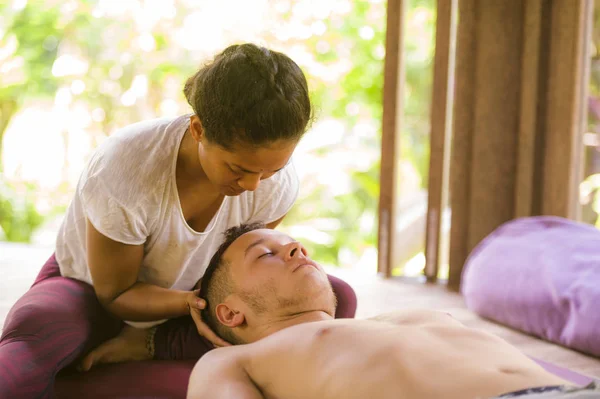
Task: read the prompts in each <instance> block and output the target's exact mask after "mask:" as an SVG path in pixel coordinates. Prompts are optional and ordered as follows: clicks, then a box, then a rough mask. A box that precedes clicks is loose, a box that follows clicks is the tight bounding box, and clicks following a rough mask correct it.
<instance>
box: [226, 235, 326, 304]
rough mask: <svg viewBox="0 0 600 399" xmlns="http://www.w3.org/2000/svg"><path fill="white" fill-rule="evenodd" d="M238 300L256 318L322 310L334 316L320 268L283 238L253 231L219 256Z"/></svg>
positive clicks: (302, 249) (301, 248) (300, 248)
mask: <svg viewBox="0 0 600 399" xmlns="http://www.w3.org/2000/svg"><path fill="white" fill-rule="evenodd" d="M223 258H224V261H226V262H228V263H229V272H230V273H231V278H232V280H233V283H234V286H235V289H234V290H235V294H234V295H237V296H239V297H240V298H241V299H242V300H243V301H244V302H245V303H246V304H248V306H249V307H250V308H251V309H252V311H253V312H254V313H256V314H257V315H262V314H265V313H267V314H268V315H269V316H271V315H272V316H276V315H280V316H281V315H283V316H285V315H294V314H299V313H303V312H307V311H314V310H322V311H324V312H326V313H328V314H330V315H331V316H333V315H334V314H335V295H334V293H333V290H332V288H331V284H330V283H329V279H328V278H327V274H326V273H325V271H324V270H323V268H322V267H321V266H320V265H319V264H317V263H316V262H314V261H313V260H311V259H310V258H309V257H308V255H307V253H306V249H305V248H304V247H303V246H302V244H300V243H299V242H297V241H295V240H293V239H292V238H290V237H288V236H287V235H285V234H283V233H280V232H277V231H275V230H270V229H260V230H253V231H251V232H248V233H246V234H244V235H242V236H240V237H239V238H238V239H237V240H235V241H234V242H233V243H232V244H231V246H230V247H229V248H228V249H227V251H225V253H224V255H223Z"/></svg>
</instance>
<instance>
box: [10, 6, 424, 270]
mask: <svg viewBox="0 0 600 399" xmlns="http://www.w3.org/2000/svg"><path fill="white" fill-rule="evenodd" d="M282 2H283V3H285V1H283V0H282ZM287 3H288V7H287V8H285V7H284V9H283V10H282V11H281V12H279V14H278V16H277V18H278V20H281V24H286V23H290V24H303V25H306V26H309V27H313V28H314V26H317V27H321V28H319V29H316V30H315V29H313V28H311V29H312V34H311V35H310V37H308V38H302V39H299V38H297V37H296V38H291V39H281V38H278V37H276V35H274V34H271V35H270V34H269V33H265V37H264V41H263V42H264V43H266V44H267V45H268V46H270V47H274V48H278V49H280V50H281V51H284V52H287V51H288V49H291V48H293V47H299V48H301V49H302V52H304V53H305V54H309V55H310V57H311V61H312V64H316V65H318V66H320V69H319V70H318V69H315V68H313V67H310V65H309V66H307V65H301V66H302V67H303V68H304V70H305V71H306V73H307V75H308V79H309V84H310V88H311V90H312V96H313V100H314V102H315V104H316V108H317V113H316V116H317V120H318V121H323V120H330V119H335V120H337V121H338V122H341V124H342V125H343V127H344V129H345V134H344V137H342V138H341V140H340V141H339V142H336V143H334V144H331V145H328V146H321V147H320V148H317V149H315V150H313V151H312V152H311V153H312V154H314V155H315V156H316V157H317V159H318V161H319V162H321V163H323V165H326V166H325V167H327V168H328V169H336V168H337V169H338V172H340V173H341V174H342V175H343V176H344V177H345V178H347V180H348V185H347V187H346V189H345V190H342V191H339V190H337V191H335V190H332V189H331V187H330V186H331V184H327V183H318V184H317V183H315V182H314V181H312V180H311V179H312V177H309V178H308V179H309V180H308V181H306V182H305V185H304V186H303V187H304V188H305V189H303V190H302V197H301V198H300V200H299V202H298V203H297V205H296V206H295V207H294V208H293V210H292V211H291V212H290V214H289V215H288V217H287V218H286V219H285V222H284V224H285V225H287V226H288V227H293V226H305V227H309V228H310V229H312V230H311V231H317V232H319V233H321V234H320V235H319V237H320V238H319V239H314V240H313V241H312V242H311V239H312V238H313V237H311V235H310V234H308V236H307V237H306V238H307V239H308V244H309V250H310V251H311V252H312V253H313V254H314V256H315V257H316V258H317V259H319V260H321V261H324V262H327V263H331V264H339V263H340V262H339V258H340V255H339V254H340V253H341V252H346V253H348V252H350V253H352V254H353V255H354V256H356V257H358V256H360V254H361V253H362V252H363V251H364V250H365V249H366V248H373V247H375V246H376V224H377V205H378V195H379V162H378V161H377V159H378V154H379V151H380V143H381V132H380V126H381V116H382V90H383V66H384V56H385V27H386V2H385V1H376V0H369V1H367V0H349V1H348V7H349V9H346V10H343V8H344V7H342V9H340V8H339V7H337V6H336V7H333V8H332V9H331V10H330V12H329V14H328V15H326V16H324V15H319V16H316V15H313V14H310V13H309V14H310V16H309V17H306V18H305V19H304V20H302V21H300V20H298V18H299V17H298V15H297V13H294V12H293V8H294V7H295V6H296V5H299V3H301V1H300V0H295V1H289V2H287ZM339 3H340V4H342V3H345V2H344V1H341V2H339ZM2 4H4V3H2ZM140 4H141V3H140ZM97 5H98V3H97V2H96V1H69V2H60V1H56V0H48V1H47V2H39V1H35V2H33V1H30V2H28V3H27V5H26V6H25V7H24V8H23V9H21V10H16V11H14V10H12V9H11V8H10V6H9V5H6V4H4V5H0V14H1V15H2V16H3V21H2V24H0V26H1V27H4V29H6V30H5V31H4V32H0V33H2V35H1V36H0V47H1V48H6V47H7V45H8V44H9V41H10V40H16V43H17V47H16V48H15V51H14V54H12V55H11V57H12V59H22V62H23V66H24V67H23V68H22V71H20V72H19V73H20V75H18V74H17V75H15V76H16V78H15V77H14V76H13V77H12V78H11V81H10V82H7V79H8V78H9V77H11V76H12V75H11V76H0V83H2V84H0V148H1V146H2V134H3V132H4V129H5V127H6V125H7V124H8V121H9V120H10V118H11V117H12V116H13V115H14V114H15V112H17V111H18V109H19V107H22V106H24V105H25V106H26V101H30V100H35V99H38V98H52V97H53V96H55V95H56V93H57V90H58V89H67V90H66V91H67V92H68V93H69V96H70V97H71V98H70V99H69V101H70V102H69V104H67V105H66V106H67V107H69V106H71V105H72V104H77V105H81V104H83V105H84V107H85V109H86V110H89V111H90V113H91V111H98V112H99V113H98V112H97V113H96V114H95V115H96V116H95V117H94V118H93V120H92V121H91V122H90V126H89V127H87V128H86V129H87V130H88V131H89V132H90V136H91V138H92V141H93V143H97V142H98V140H99V139H101V137H96V136H97V134H96V132H101V134H103V135H108V134H110V133H111V132H112V131H114V130H115V129H116V128H119V127H123V126H125V125H127V124H129V123H133V122H136V121H138V120H140V119H144V118H148V117H153V116H155V115H157V114H160V113H161V112H160V110H161V107H162V106H163V105H164V102H165V100H168V101H170V102H169V103H168V104H167V105H169V104H170V106H173V104H175V105H174V106H175V107H176V109H177V112H187V111H188V110H189V108H188V107H187V104H186V103H185V101H184V99H183V96H182V94H181V89H182V85H183V82H184V81H185V79H186V78H187V76H189V75H190V74H192V73H193V72H194V70H195V69H196V67H197V65H198V63H199V62H200V61H202V60H201V58H200V57H199V53H202V51H200V52H196V53H194V51H193V50H190V49H186V48H183V47H182V46H181V44H180V43H178V42H177V40H176V38H175V35H174V31H175V30H177V29H180V28H181V27H182V26H183V25H185V23H184V22H185V18H186V17H187V16H189V15H190V14H192V13H194V12H197V11H198V10H199V8H198V6H196V5H193V2H184V1H176V2H175V7H176V8H177V12H176V14H175V16H174V17H173V18H165V19H162V20H161V21H158V22H156V23H155V24H153V25H152V26H151V27H150V28H144V29H140V28H139V26H138V21H137V19H136V20H134V16H133V14H124V15H119V16H116V17H115V16H107V15H102V14H101V13H100V14H98V13H94V11H95V10H96V8H97ZM342 5H343V4H342ZM434 6H435V2H434V1H433V0H411V1H409V4H408V8H407V12H406V18H407V24H406V32H405V54H404V56H405V60H406V86H405V97H404V119H403V123H402V133H403V139H402V145H401V153H402V157H403V158H404V159H407V160H409V161H410V162H411V163H412V164H413V165H414V166H415V168H416V169H417V170H418V173H419V174H420V175H421V177H423V178H422V179H421V181H422V182H426V179H425V178H424V177H425V176H426V174H427V167H428V157H429V152H428V133H429V103H430V96H431V93H430V91H431V90H430V87H431V58H432V54H433V31H434V21H435V10H434ZM132 12H133V11H132ZM136 18H137V17H136ZM315 24H316V25H315ZM142 31H143V32H142ZM142 33H144V34H146V35H150V36H147V37H146V38H148V37H151V40H150V41H152V42H153V48H152V50H148V49H146V50H144V49H143V48H141V46H140V41H139V40H140V37H141V36H140V35H141V34H142ZM269 35H270V36H269ZM11 37H12V38H14V39H11ZM198 40H200V39H198ZM203 40H207V39H206V38H203ZM64 53H66V54H69V55H73V56H75V57H78V58H79V59H80V60H83V61H84V62H85V64H86V68H85V71H84V72H79V73H75V74H69V75H60V74H59V75H58V76H55V75H56V74H54V75H53V73H52V68H53V65H54V64H55V61H56V60H57V57H59V56H60V55H61V54H64ZM204 55H206V54H204ZM0 62H2V61H0ZM300 63H302V62H300ZM309 64H310V63H309ZM332 70H336V71H338V72H337V74H336V75H335V76H333V77H332V76H328V75H327V73H324V72H323V71H329V72H331V71H332ZM339 71H342V72H341V73H340V72H339ZM140 76H141V77H144V78H146V79H147V91H146V92H145V94H143V95H141V97H138V98H137V100H136V102H135V104H134V105H126V104H125V103H124V102H123V96H124V95H125V94H126V93H127V92H128V91H129V90H131V86H132V83H133V82H134V81H135V79H136V77H140ZM75 81H77V83H78V85H79V86H81V84H82V83H83V86H84V87H85V89H84V90H83V91H79V92H75V91H73V90H68V89H69V88H70V87H71V85H72V83H74V82H75ZM8 83H10V84H8ZM98 115H100V116H98ZM357 126H368V127H369V128H368V129H367V131H368V132H367V133H364V132H363V133H360V132H357ZM328 133H329V132H323V133H322V134H325V135H326V134H328ZM324 139H325V137H324ZM324 141H325V140H324ZM336 152H337V153H340V152H345V153H344V154H342V155H344V156H345V157H350V158H353V157H354V158H361V157H365V159H369V160H370V161H369V162H370V164H368V165H364V164H360V163H358V162H355V163H353V164H352V163H351V164H348V165H342V166H340V165H335V164H334V162H335V161H331V159H332V158H331V157H332V154H334V153H336ZM353 152H354V153H356V156H354V155H353ZM1 162H2V161H1V159H0V165H1ZM400 178H402V177H400ZM332 183H333V182H332ZM72 189H73V188H72V187H71V188H70V190H72ZM3 190H4V191H6V193H4V191H3V193H4V194H3V196H2V200H1V201H2V204H3V205H2V207H3V208H2V209H3V210H2V212H3V213H2V214H1V215H0V219H1V221H0V225H2V228H3V229H4V230H5V232H6V231H15V232H16V231H22V232H24V233H19V234H17V233H6V236H7V238H8V239H26V238H15V237H27V236H28V234H29V237H30V236H31V234H30V233H27V231H29V232H32V231H33V230H34V229H35V227H36V226H38V225H39V222H38V221H39V216H40V215H39V214H36V213H35V212H34V210H35V208H34V207H33V202H32V198H33V197H32V196H33V195H34V194H33V191H31V190H30V191H28V194H26V195H24V194H23V192H22V191H19V192H17V191H14V190H12V189H9V188H8V186H6V185H5V187H4V188H3ZM66 191H68V190H66ZM69 200H70V196H68V195H63V194H61V195H60V196H59V197H58V199H57V200H56V201H53V202H56V203H57V204H59V205H61V206H66V204H67V203H68V201H69ZM15 215H18V216H15ZM9 220H10V222H9ZM17 221H18V222H17ZM28 223H29V224H30V228H25V227H20V228H16V227H14V226H17V225H19V224H25V225H27V224H28ZM8 225H10V226H13V227H5V226H8ZM315 237H316V235H315Z"/></svg>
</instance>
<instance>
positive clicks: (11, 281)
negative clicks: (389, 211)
mask: <svg viewBox="0 0 600 399" xmlns="http://www.w3.org/2000/svg"><path fill="white" fill-rule="evenodd" d="M51 252H52V251H51V248H40V247H25V246H20V245H9V244H6V243H1V242H0V326H2V325H3V324H4V318H5V317H6V314H7V313H8V311H9V309H10V307H11V306H12V305H13V303H14V302H15V301H16V300H17V299H18V298H19V297H20V296H21V295H22V294H23V293H24V292H25V291H26V290H27V289H28V287H29V286H30V285H31V283H32V281H33V279H34V278H35V276H36V274H37V272H38V271H39V269H40V267H41V265H42V264H43V262H44V261H45V260H46V259H47V258H48V256H49V255H50V253H51ZM328 272H330V273H331V274H334V275H336V276H338V277H341V278H343V279H344V280H345V281H347V282H348V283H350V284H351V285H352V287H353V288H354V289H355V291H356V294H357V297H358V310H357V318H367V317H371V316H375V315H378V314H381V313H386V312H391V311H394V310H398V309H403V308H410V307H418V308H429V309H438V310H445V311H447V312H450V313H451V314H452V315H453V316H454V317H456V318H457V319H458V320H460V321H461V322H463V323H465V324H467V325H469V326H472V327H477V328H483V329H485V330H487V331H490V332H492V333H494V334H497V335H499V336H500V337H502V338H504V339H506V340H507V341H508V342H510V343H512V344H513V345H515V346H517V347H518V348H519V349H521V350H522V351H523V352H524V353H526V354H527V355H530V356H533V357H536V358H539V359H542V360H545V361H548V362H551V363H554V364H557V365H559V366H562V367H567V368H570V369H572V370H574V371H577V372H579V373H582V374H586V375H589V376H593V377H600V360H599V359H595V358H591V357H589V356H586V355H583V354H581V353H578V352H575V351H572V350H569V349H566V348H563V347H560V346H558V345H554V344H550V343H548V342H544V341H541V340H539V339H537V338H534V337H530V336H528V335H525V334H522V333H519V332H517V331H514V330H511V329H509V328H506V327H503V326H500V325H497V324H495V323H492V322H489V321H487V320H484V319H481V318H480V317H478V316H477V315H475V314H474V313H472V312H470V311H469V310H468V309H466V307H465V304H464V301H463V299H462V297H461V296H460V295H459V294H457V293H453V292H449V291H448V290H446V288H445V287H444V286H440V285H424V284H421V283H418V282H416V281H414V280H402V279H389V280H384V279H381V278H379V277H378V276H375V275H373V274H372V273H369V272H366V271H365V272H361V273H358V272H357V271H349V270H340V269H328Z"/></svg>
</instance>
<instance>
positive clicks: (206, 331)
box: [187, 290, 231, 347]
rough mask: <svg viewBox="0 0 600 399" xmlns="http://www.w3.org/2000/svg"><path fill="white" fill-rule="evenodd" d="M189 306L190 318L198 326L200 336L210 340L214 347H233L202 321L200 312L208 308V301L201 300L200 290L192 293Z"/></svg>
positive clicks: (189, 296)
mask: <svg viewBox="0 0 600 399" xmlns="http://www.w3.org/2000/svg"><path fill="white" fill-rule="evenodd" d="M187 305H188V308H189V309H190V316H192V319H193V320H194V323H195V324H196V329H197V330H198V334H200V335H201V336H203V337H204V338H206V339H207V340H209V341H210V342H211V343H212V344H213V345H214V346H216V347H221V346H231V344H230V343H229V342H227V341H225V340H224V339H222V338H221V337H219V336H218V335H217V334H216V333H215V332H214V331H213V330H211V328H210V327H209V326H208V325H207V324H206V323H205V322H204V321H203V320H202V316H201V314H200V312H201V311H202V310H203V309H204V308H205V307H206V301H205V300H204V299H202V298H200V290H194V291H190V293H189V294H188V296H187Z"/></svg>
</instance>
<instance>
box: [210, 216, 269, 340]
mask: <svg viewBox="0 0 600 399" xmlns="http://www.w3.org/2000/svg"><path fill="white" fill-rule="evenodd" d="M264 228H266V226H265V224H264V223H260V222H255V223H247V224H241V225H239V226H234V227H231V228H230V229H228V230H227V231H225V233H223V234H224V236H225V239H224V241H223V243H222V244H221V245H220V246H219V248H218V249H217V252H215V254H214V255H213V257H212V258H211V259H210V263H209V264H208V267H207V268H206V271H205V272H204V277H202V284H201V285H200V295H202V297H203V298H204V300H206V308H204V310H203V311H202V319H203V320H204V322H205V323H206V324H208V326H209V327H210V328H211V329H212V330H213V331H214V332H215V333H216V334H217V335H219V336H220V337H221V338H223V339H224V340H226V341H228V342H230V343H232V344H241V343H243V342H241V341H240V339H239V338H238V337H237V336H236V335H235V334H234V333H233V331H231V329H230V328H228V327H226V326H224V325H222V324H221V323H220V322H219V320H218V319H217V314H216V311H215V309H216V306H217V305H218V304H219V303H221V302H222V301H223V300H224V299H225V298H226V297H227V296H228V295H230V294H231V293H232V292H234V289H235V287H234V286H233V282H232V281H231V276H230V273H229V267H228V266H229V265H228V264H227V262H223V254H224V253H225V251H227V248H229V246H230V245H231V244H232V243H233V242H234V241H235V240H237V239H238V238H239V237H240V236H241V235H243V234H246V233H248V232H250V231H253V230H258V229H264Z"/></svg>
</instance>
